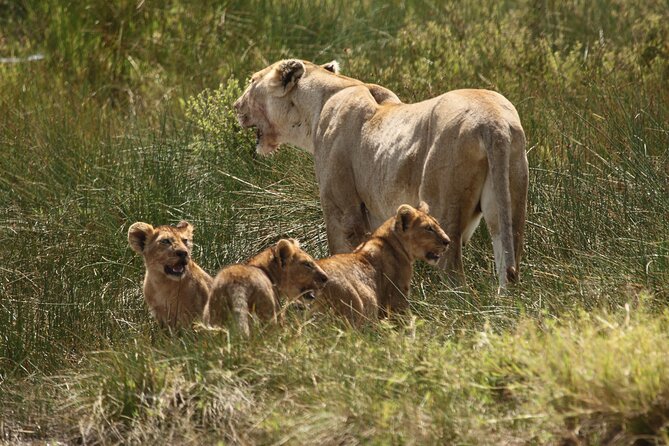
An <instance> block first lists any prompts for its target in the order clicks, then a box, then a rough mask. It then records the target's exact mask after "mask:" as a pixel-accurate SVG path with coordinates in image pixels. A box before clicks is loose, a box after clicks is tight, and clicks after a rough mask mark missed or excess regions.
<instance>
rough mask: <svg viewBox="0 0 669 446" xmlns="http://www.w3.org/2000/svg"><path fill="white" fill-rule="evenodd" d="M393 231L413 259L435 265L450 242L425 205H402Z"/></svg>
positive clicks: (398, 210) (396, 216)
mask: <svg viewBox="0 0 669 446" xmlns="http://www.w3.org/2000/svg"><path fill="white" fill-rule="evenodd" d="M394 231H395V233H396V234H397V235H398V236H399V238H400V239H401V240H402V241H403V243H404V246H405V248H406V250H407V251H408V252H409V253H410V255H411V256H412V257H413V258H415V259H422V260H425V261H426V262H427V263H429V264H431V265H436V263H437V262H438V261H439V258H440V257H441V255H442V254H443V253H444V251H446V248H447V247H448V244H449V243H450V242H451V240H450V239H449V238H448V235H446V233H445V232H444V230H443V229H441V226H439V223H437V220H435V219H434V218H433V217H432V216H430V215H429V214H428V207H427V204H425V203H424V202H421V203H420V206H418V208H414V207H412V206H409V205H408V204H403V205H401V206H400V207H399V208H398V209H397V214H396V215H395V225H394Z"/></svg>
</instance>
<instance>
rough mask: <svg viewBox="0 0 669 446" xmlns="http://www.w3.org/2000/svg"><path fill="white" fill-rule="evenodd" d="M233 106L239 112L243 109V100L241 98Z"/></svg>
mask: <svg viewBox="0 0 669 446" xmlns="http://www.w3.org/2000/svg"><path fill="white" fill-rule="evenodd" d="M232 106H233V107H234V108H235V110H236V111H239V109H240V108H241V107H242V98H239V99H237V100H236V101H235V103H234V104H232Z"/></svg>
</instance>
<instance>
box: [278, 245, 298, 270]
mask: <svg viewBox="0 0 669 446" xmlns="http://www.w3.org/2000/svg"><path fill="white" fill-rule="evenodd" d="M294 252H295V245H294V243H293V242H292V241H290V240H286V239H285V238H282V239H281V240H279V242H278V243H277V244H276V256H277V257H278V259H279V262H280V264H281V267H282V268H283V267H284V266H286V260H288V259H289V258H290V256H292V255H293V253H294Z"/></svg>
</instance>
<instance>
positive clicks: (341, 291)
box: [313, 203, 450, 326]
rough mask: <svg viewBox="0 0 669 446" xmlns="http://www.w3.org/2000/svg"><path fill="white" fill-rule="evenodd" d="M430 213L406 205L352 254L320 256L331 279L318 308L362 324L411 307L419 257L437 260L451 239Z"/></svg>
mask: <svg viewBox="0 0 669 446" xmlns="http://www.w3.org/2000/svg"><path fill="white" fill-rule="evenodd" d="M427 212H428V209H427V205H426V204H425V203H421V204H420V206H419V207H418V209H416V208H414V207H412V206H409V205H406V204H404V205H402V206H400V207H399V208H398V209H397V213H396V215H395V216H394V217H391V218H390V219H388V220H386V222H385V223H383V224H382V225H381V226H380V227H379V228H378V229H377V230H376V231H374V232H373V233H372V235H371V237H370V239H369V240H367V241H366V242H364V243H362V244H360V245H359V246H358V247H357V248H356V249H355V251H353V252H352V253H347V254H338V255H334V256H332V257H327V258H324V259H320V260H318V261H317V263H318V265H319V266H320V267H321V268H323V271H325V274H327V275H328V278H329V280H328V282H327V284H326V285H325V287H323V288H322V289H321V290H319V291H318V292H317V293H316V300H315V302H314V304H313V305H314V310H316V311H318V310H323V309H326V308H332V309H333V310H334V311H335V313H337V314H339V315H341V316H344V317H346V318H347V319H348V320H349V321H350V322H351V323H352V324H353V325H356V326H359V325H361V324H362V323H363V322H365V321H369V320H372V321H373V320H376V319H377V318H379V317H386V316H388V315H389V314H390V313H391V312H402V311H405V310H406V309H407V308H408V306H409V302H408V300H407V297H408V296H409V285H410V283H411V277H412V275H413V263H414V261H415V260H416V259H422V260H425V261H426V262H428V263H430V264H433V265H434V264H436V263H437V261H438V260H439V258H440V256H441V255H442V254H443V253H444V251H445V250H446V247H447V246H448V244H449V242H450V239H449V238H448V236H447V235H446V233H445V232H444V231H443V230H442V229H441V227H440V226H439V224H438V223H437V221H436V220H435V219H434V218H432V217H431V216H430V215H428V214H427Z"/></svg>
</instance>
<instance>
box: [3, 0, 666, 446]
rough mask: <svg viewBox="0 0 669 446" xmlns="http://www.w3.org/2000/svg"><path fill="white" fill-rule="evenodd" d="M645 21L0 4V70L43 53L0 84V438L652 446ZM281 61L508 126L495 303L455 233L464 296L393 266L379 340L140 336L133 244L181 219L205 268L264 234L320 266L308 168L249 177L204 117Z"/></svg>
mask: <svg viewBox="0 0 669 446" xmlns="http://www.w3.org/2000/svg"><path fill="white" fill-rule="evenodd" d="M665 6H666V5H664V4H663V3H662V2H659V1H658V2H654V1H653V2H644V3H642V4H639V3H636V2H629V1H622V0H617V1H609V2H604V1H596V2H586V3H583V2H571V1H570V2H548V1H529V0H528V1H522V2H492V1H481V2H468V3H465V4H462V3H461V2H443V3H433V2H427V1H418V0H416V1H409V2H376V1H364V2H359V3H358V4H356V5H348V4H344V3H342V2H331V1H320V2H276V1H267V0H264V1H261V0H252V1H247V2H235V1H230V2H223V3H221V2H207V1H199V2H188V3H186V2H181V1H179V0H174V1H170V2H163V3H161V4H160V5H157V4H153V3H152V2H136V1H121V2H74V1H71V2H67V1H65V2H63V1H51V0H49V1H44V2H29V1H18V2H2V1H0V57H5V56H12V57H25V56H28V55H30V54H35V53H41V54H44V55H45V59H44V60H42V61H35V62H24V63H17V64H0V91H2V94H0V242H1V245H0V246H2V248H3V255H2V260H3V261H2V264H0V438H2V440H3V441H8V442H15V441H19V440H23V441H49V440H58V441H66V442H76V441H84V442H88V443H129V442H130V443H156V442H164V441H167V442H172V443H184V442H193V443H196V442H205V443H213V442H215V441H216V440H219V439H220V440H222V441H224V442H226V443H232V444H235V443H289V444H290V443H297V444H302V443H305V444H311V443H326V444H334V443H337V444H357V443H374V444H388V443H410V444H411V443H413V444H427V443H442V444H443V443H446V444H451V443H458V444H501V443H529V444H547V443H560V442H563V443H565V444H579V442H580V444H663V443H667V441H668V438H667V436H668V433H667V426H668V423H669V421H668V419H669V415H667V414H668V413H669V411H668V409H667V407H668V406H667V393H666V387H667V383H666V382H665V381H666V368H667V355H666V348H665V346H666V342H667V339H666V332H667V316H666V305H667V299H668V298H669V241H668V240H669V218H667V216H669V179H668V178H669V116H668V113H669V112H668V110H669V90H667V88H666V85H667V80H668V79H669V46H668V44H667V41H668V40H667V37H669V27H668V26H667V23H669V20H668V19H669V17H667V15H668V13H667V9H666V7H665ZM293 56H296V57H302V58H306V59H311V60H315V61H317V62H325V61H328V60H331V59H333V58H337V59H339V61H340V63H341V65H342V68H343V71H344V73H345V74H347V75H351V76H354V77H358V78H361V79H365V80H368V81H373V82H376V83H379V84H382V85H385V86H387V87H389V88H391V89H392V90H394V91H396V92H397V93H398V95H399V96H400V97H401V98H402V99H404V100H406V101H416V100H421V99H425V98H427V97H430V96H433V95H436V94H439V93H441V92H444V91H447V90H449V89H454V88H461V87H481V88H491V89H495V90H497V91H500V92H501V93H503V94H505V95H506V96H507V97H508V98H509V99H510V100H511V101H512V102H513V103H514V104H516V106H517V108H518V110H519V113H520V115H521V119H522V122H523V125H524V128H525V131H526V134H527V136H528V141H529V144H528V158H529V160H530V168H531V173H530V174H531V178H530V198H529V216H528V220H529V221H528V226H527V243H526V247H525V255H524V258H523V262H522V264H521V274H522V283H521V285H520V286H519V287H517V288H515V289H513V290H511V291H509V292H508V293H505V294H503V295H498V294H497V292H496V287H495V282H496V281H495V280H494V277H493V271H494V265H493V258H492V250H491V242H490V238H489V236H488V234H487V231H486V229H485V227H481V228H480V229H479V231H478V232H477V234H476V235H475V236H474V239H473V240H472V243H471V245H470V246H468V247H467V248H466V249H465V262H466V269H467V271H466V273H467V276H468V279H469V284H470V286H469V287H467V288H463V289H450V288H448V287H447V286H446V283H445V281H443V279H442V277H441V275H440V274H439V272H438V271H435V270H433V269H431V268H429V267H427V266H425V265H419V266H418V267H417V271H416V272H417V274H416V278H415V280H414V283H413V291H412V293H413V294H412V302H411V304H412V306H411V308H412V314H411V315H410V316H407V318H406V319H405V320H402V321H400V322H399V323H397V324H396V326H393V325H391V324H381V325H380V326H378V327H367V328H365V329H364V330H361V331H354V330H351V329H350V328H349V327H346V326H345V325H344V324H342V323H341V322H338V321H333V320H330V319H328V318H325V319H318V320H313V321H312V320H307V319H305V316H304V315H302V314H300V313H298V312H295V311H290V312H289V315H288V316H289V317H288V320H289V321H290V323H289V324H288V326H286V327H268V328H267V330H266V331H265V332H263V333H262V334H261V335H258V336H255V337H253V338H251V339H249V340H242V339H238V338H236V337H230V336H229V335H228V334H227V332H225V331H223V332H216V333H211V332H206V331H205V332H202V331H200V332H197V333H192V334H184V335H182V336H180V337H169V336H166V335H165V334H164V333H161V332H159V330H157V327H156V324H155V323H154V321H153V320H152V319H151V317H150V315H149V313H148V311H147V309H146V307H145V304H144V302H143V300H142V296H141V290H140V283H141V280H142V275H143V267H142V264H141V260H140V259H139V257H137V256H136V255H134V253H133V252H132V251H131V250H129V249H128V248H127V242H126V231H127V228H128V226H129V225H130V224H131V223H133V222H134V221H138V220H142V221H147V222H150V223H155V224H161V223H170V222H171V223H174V222H177V221H178V220H181V219H184V218H185V219H188V220H190V221H191V222H192V223H193V224H194V225H195V227H196V233H195V244H196V247H195V253H194V255H195V257H196V258H197V260H198V262H199V263H200V264H201V265H202V266H203V267H204V268H205V269H207V270H208V271H210V272H212V273H214V272H215V271H216V270H217V269H218V268H219V267H220V266H222V265H224V264H227V263H231V262H237V261H241V260H243V259H245V258H247V257H249V256H250V255H252V254H254V253H255V252H257V251H258V250H260V249H261V248H263V247H265V246H267V245H268V244H269V243H271V242H273V241H274V240H276V239H277V238H278V237H280V236H285V235H289V236H293V237H297V238H299V239H300V240H302V241H303V242H304V245H305V246H306V248H307V249H308V250H309V251H310V252H312V253H314V254H315V255H316V256H324V255H326V240H325V232H324V227H323V221H322V215H321V209H320V204H319V201H318V193H317V186H316V184H315V180H314V176H313V164H312V160H311V159H310V157H309V156H308V155H307V154H305V153H302V152H299V151H297V150H295V149H291V148H284V149H283V150H282V151H280V152H279V153H278V154H276V155H275V156H273V157H271V158H258V157H255V156H254V155H253V153H252V152H253V145H254V142H253V136H252V135H250V134H249V133H248V132H246V131H243V130H242V129H240V128H239V127H238V125H237V123H236V119H235V117H234V114H233V112H232V110H231V108H230V106H231V104H232V102H233V101H234V99H235V98H236V97H237V96H238V95H239V94H240V92H241V89H242V88H243V86H244V83H245V81H246V79H247V78H248V76H249V75H250V74H251V73H252V72H253V71H256V70H258V69H260V68H262V67H264V66H265V65H267V64H268V63H271V62H273V61H274V60H276V59H279V58H282V57H293ZM635 442H636V443H635ZM644 442H645V443H644Z"/></svg>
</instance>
